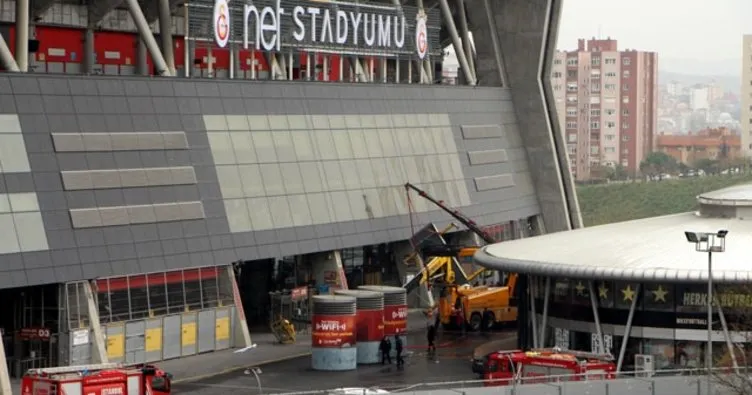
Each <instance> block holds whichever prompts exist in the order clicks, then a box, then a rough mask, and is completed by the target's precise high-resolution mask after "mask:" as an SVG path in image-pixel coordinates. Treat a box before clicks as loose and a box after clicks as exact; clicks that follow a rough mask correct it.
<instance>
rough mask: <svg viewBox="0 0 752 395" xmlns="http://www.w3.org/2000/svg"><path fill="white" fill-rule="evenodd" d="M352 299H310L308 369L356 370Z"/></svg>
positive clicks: (354, 323)
mask: <svg viewBox="0 0 752 395" xmlns="http://www.w3.org/2000/svg"><path fill="white" fill-rule="evenodd" d="M355 313H356V304H355V298H354V297H352V296H344V295H316V296H314V297H313V314H312V317H311V326H312V327H313V333H312V334H311V367H312V368H313V369H314V370H329V371H335V370H354V369H356V368H357V367H358V361H357V354H358V351H357V348H356V340H355V331H356V321H357V320H356V315H355Z"/></svg>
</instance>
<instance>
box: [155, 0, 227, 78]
mask: <svg viewBox="0 0 752 395" xmlns="http://www.w3.org/2000/svg"><path fill="white" fill-rule="evenodd" d="M160 1H164V0H160ZM227 46H228V47H229V48H228V49H229V50H230V69H229V70H227V72H228V77H229V78H230V79H231V80H233V79H235V46H234V45H233V44H232V43H231V42H230V43H227Z"/></svg>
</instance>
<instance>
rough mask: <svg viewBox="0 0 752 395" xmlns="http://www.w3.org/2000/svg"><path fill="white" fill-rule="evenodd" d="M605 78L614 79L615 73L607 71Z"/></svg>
mask: <svg viewBox="0 0 752 395" xmlns="http://www.w3.org/2000/svg"><path fill="white" fill-rule="evenodd" d="M606 77H616V73H615V72H613V71H609V72H608V73H606Z"/></svg>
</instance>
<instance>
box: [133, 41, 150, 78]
mask: <svg viewBox="0 0 752 395" xmlns="http://www.w3.org/2000/svg"><path fill="white" fill-rule="evenodd" d="M136 41H137V42H136V73H137V74H138V75H149V62H148V61H147V57H148V55H147V54H148V51H147V50H146V44H144V40H143V39H141V37H138V36H136Z"/></svg>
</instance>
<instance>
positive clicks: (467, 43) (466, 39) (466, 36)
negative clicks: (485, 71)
mask: <svg viewBox="0 0 752 395" xmlns="http://www.w3.org/2000/svg"><path fill="white" fill-rule="evenodd" d="M457 7H458V8H459V18H460V30H462V47H463V48H464V49H465V56H466V57H467V64H468V65H469V66H470V69H471V70H472V71H473V76H475V77H476V80H477V75H476V74H475V56H474V55H473V54H474V53H475V51H473V43H472V41H471V40H470V28H469V27H468V26H467V14H466V13H465V0H457Z"/></svg>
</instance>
